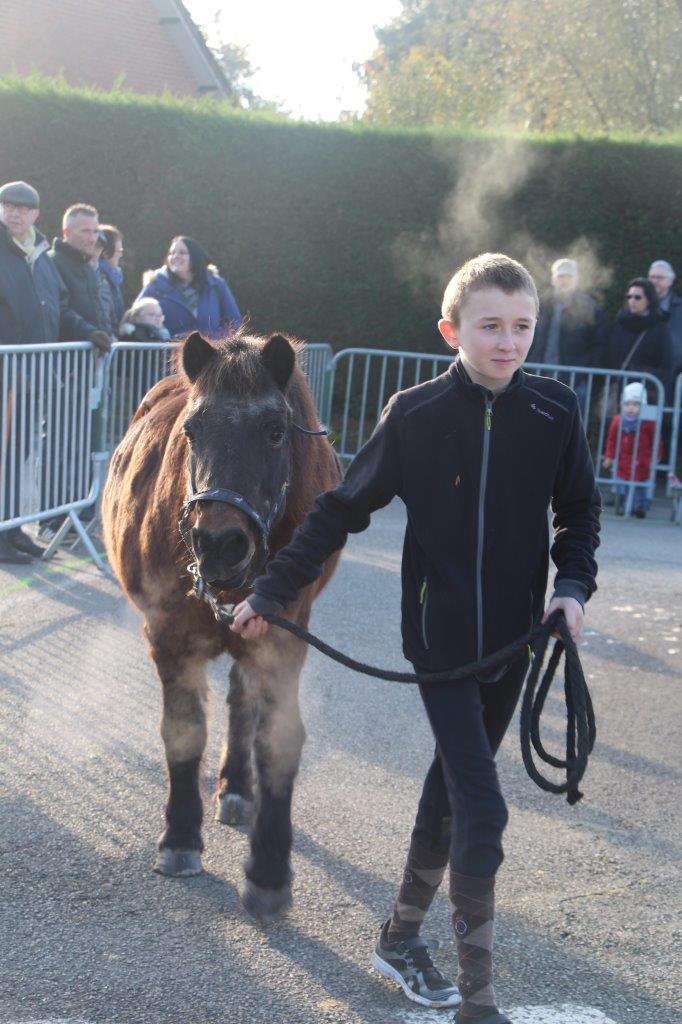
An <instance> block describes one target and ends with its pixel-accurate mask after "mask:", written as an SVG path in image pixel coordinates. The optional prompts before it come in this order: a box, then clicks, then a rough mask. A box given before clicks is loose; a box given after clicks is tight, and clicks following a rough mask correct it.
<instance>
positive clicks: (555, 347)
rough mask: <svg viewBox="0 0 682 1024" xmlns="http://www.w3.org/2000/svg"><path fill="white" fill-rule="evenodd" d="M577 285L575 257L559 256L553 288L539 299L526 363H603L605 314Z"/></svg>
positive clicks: (554, 269)
mask: <svg viewBox="0 0 682 1024" xmlns="http://www.w3.org/2000/svg"><path fill="white" fill-rule="evenodd" d="M578 285H579V277H578V264H577V263H576V262H575V260H571V259H560V260H556V261H555V262H554V263H553V264H552V291H551V292H550V293H549V295H547V296H545V297H543V299H542V300H541V302H540V313H539V316H538V323H537V327H536V329H535V338H534V340H533V346H532V348H531V350H530V353H529V356H528V361H529V362H531V363H544V364H545V365H546V366H605V365H606V363H605V361H604V360H605V359H606V349H605V346H606V334H605V329H604V314H603V312H602V310H601V308H600V307H599V305H598V304H597V303H596V302H595V300H594V299H593V298H592V296H591V295H588V294H587V292H584V291H581V290H580V289H579V287H578Z"/></svg>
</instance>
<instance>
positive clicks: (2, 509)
mask: <svg viewBox="0 0 682 1024" xmlns="http://www.w3.org/2000/svg"><path fill="white" fill-rule="evenodd" d="M101 390H102V367H101V366H100V365H98V363H97V358H96V356H95V354H94V353H93V350H92V346H91V345H90V343H89V342H79V341H77V342H68V343H63V344H59V345H2V346H0V409H1V410H2V423H1V424H0V531H2V530H10V529H12V528H13V527H15V526H21V525H24V524H26V523H32V522H36V521H38V520H40V521H42V522H45V521H56V520H58V519H60V520H61V519H63V522H62V525H61V526H60V527H59V529H57V531H56V533H55V536H54V537H53V539H52V541H51V542H50V544H49V545H48V548H47V549H46V552H45V555H46V557H47V556H49V555H50V554H51V553H52V551H53V550H54V549H55V548H56V547H57V545H58V544H59V543H60V542H61V540H62V538H63V536H64V534H65V533H66V532H67V531H68V530H69V529H71V527H73V528H74V529H75V530H76V532H77V533H78V534H79V536H80V538H81V540H82V541H83V543H84V544H85V546H86V548H87V549H88V551H89V552H90V554H91V555H92V557H93V559H94V560H95V562H96V563H97V564H98V565H100V566H102V567H103V563H102V561H101V559H100V557H99V555H98V554H97V552H96V551H95V548H94V546H93V544H92V541H91V540H90V538H89V537H88V535H87V533H86V531H85V528H84V527H83V524H82V522H81V518H80V517H81V515H82V514H83V512H84V510H85V509H88V508H91V507H92V506H93V505H94V504H95V502H96V500H97V496H98V492H99V485H100V480H99V478H98V475H97V472H96V467H95V464H94V463H93V459H92V453H93V414H94V411H95V410H96V409H97V407H98V405H99V401H100V397H101Z"/></svg>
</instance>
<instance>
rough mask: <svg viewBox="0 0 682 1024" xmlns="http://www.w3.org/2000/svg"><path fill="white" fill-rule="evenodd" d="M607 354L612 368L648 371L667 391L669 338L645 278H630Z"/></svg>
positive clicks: (650, 287) (651, 287)
mask: <svg viewBox="0 0 682 1024" xmlns="http://www.w3.org/2000/svg"><path fill="white" fill-rule="evenodd" d="M610 353H611V358H610V363H611V367H612V368H613V369H615V370H631V371H635V372H638V373H651V374H653V375H654V376H655V377H658V379H659V380H660V381H661V383H662V384H663V386H664V388H665V389H666V393H667V392H669V390H670V387H671V385H672V354H673V341H672V336H671V334H670V329H669V328H668V325H667V324H666V322H665V320H664V316H663V314H662V313H661V310H660V308H659V305H658V296H657V295H656V289H655V288H654V286H653V284H652V283H651V281H649V280H648V279H647V278H646V277H636V278H634V280H632V281H630V284H629V285H628V287H627V291H626V293H625V305H624V308H623V309H621V310H620V312H619V313H618V315H617V317H616V322H615V323H614V325H613V330H612V332H611V345H610Z"/></svg>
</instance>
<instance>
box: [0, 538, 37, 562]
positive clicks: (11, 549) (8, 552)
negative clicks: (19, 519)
mask: <svg viewBox="0 0 682 1024" xmlns="http://www.w3.org/2000/svg"><path fill="white" fill-rule="evenodd" d="M30 561H31V556H30V555H27V554H26V552H25V551H19V550H18V548H15V546H14V544H12V541H11V540H10V538H9V537H8V536H7V530H3V531H2V532H0V562H8V563H9V564H10V565H26V564H27V563H28V562H30Z"/></svg>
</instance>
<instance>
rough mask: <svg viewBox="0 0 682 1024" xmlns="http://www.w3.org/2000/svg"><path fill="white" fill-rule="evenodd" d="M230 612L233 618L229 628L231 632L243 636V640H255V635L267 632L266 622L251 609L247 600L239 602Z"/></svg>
mask: <svg viewBox="0 0 682 1024" xmlns="http://www.w3.org/2000/svg"><path fill="white" fill-rule="evenodd" d="M232 614H233V615H234V619H233V621H232V625H231V626H230V629H231V630H232V632H233V633H238V634H239V636H243V637H244V639H245V640H255V639H256V637H259V636H263V634H264V633H267V631H268V624H267V622H266V621H265V619H264V618H262V617H261V616H260V615H258V613H257V612H255V611H254V610H253V608H252V607H251V605H250V604H249V602H248V600H247V601H242V602H240V604H238V605H237V607H236V608H235V609H234V612H233V613H232Z"/></svg>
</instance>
